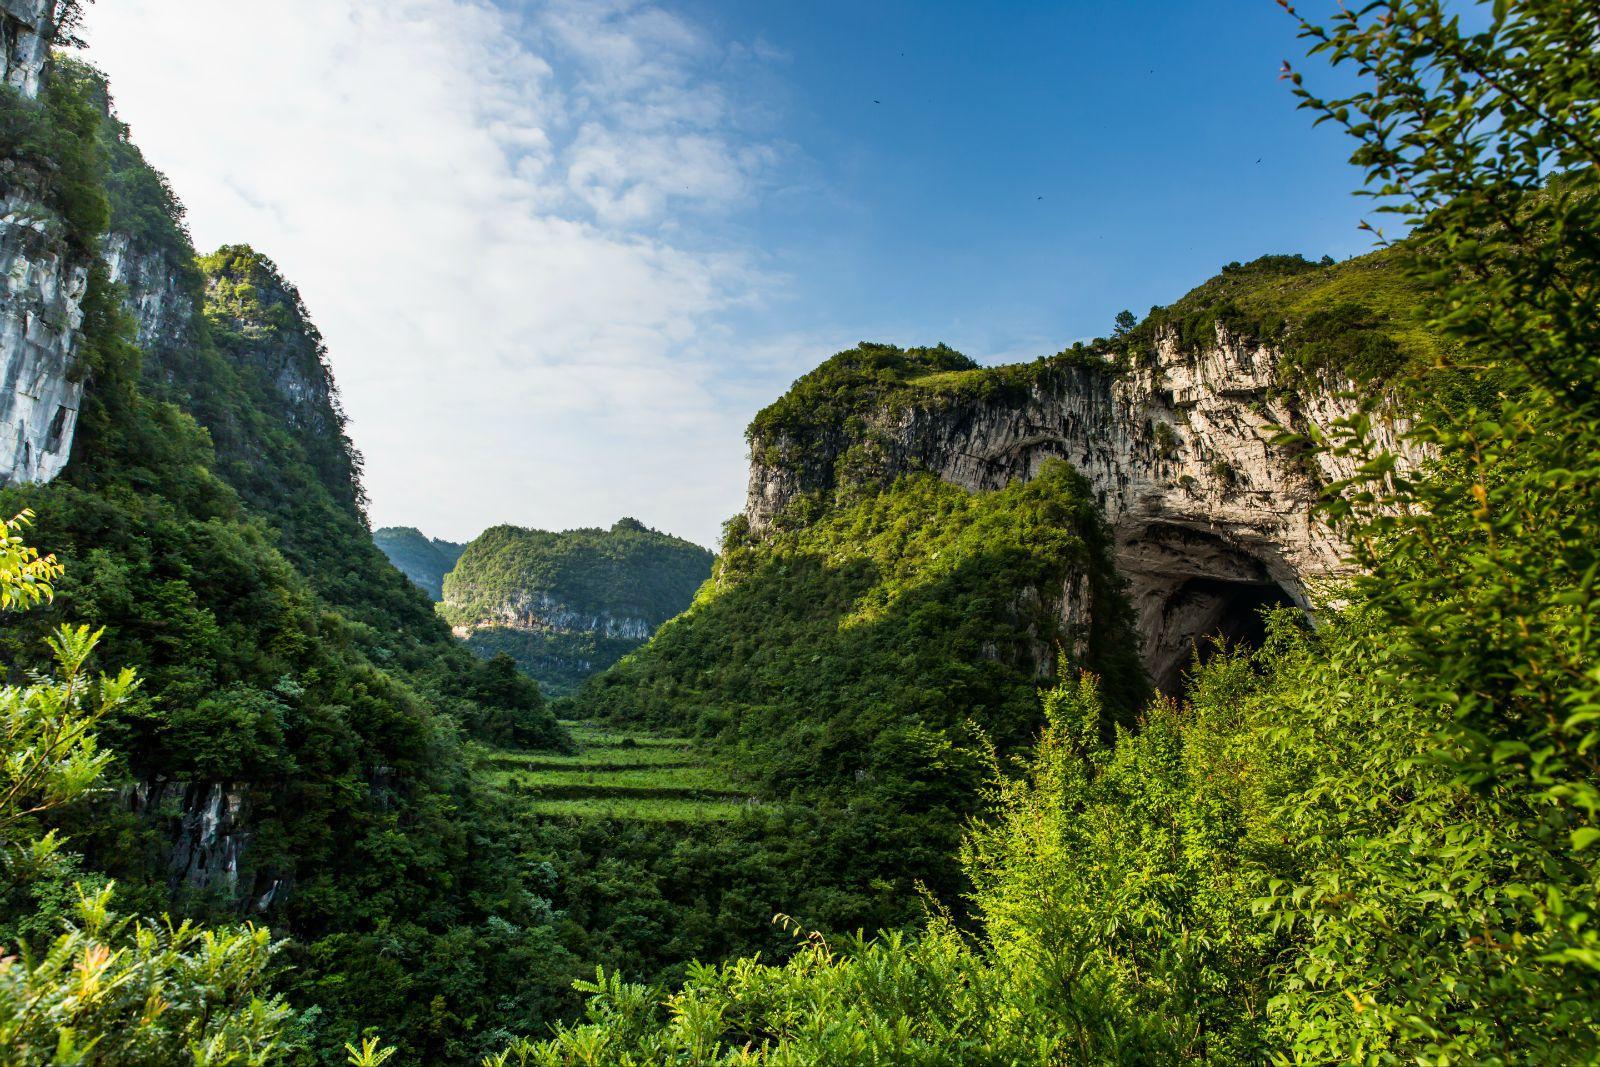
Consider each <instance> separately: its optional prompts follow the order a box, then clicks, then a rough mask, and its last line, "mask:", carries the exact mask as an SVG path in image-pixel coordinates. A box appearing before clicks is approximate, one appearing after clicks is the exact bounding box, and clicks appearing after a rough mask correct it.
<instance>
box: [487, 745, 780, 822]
mask: <svg viewBox="0 0 1600 1067" xmlns="http://www.w3.org/2000/svg"><path fill="white" fill-rule="evenodd" d="M562 725H563V726H565V727H566V728H567V731H568V733H569V734H570V735H571V736H572V739H573V741H575V742H576V743H577V746H578V750H577V751H576V752H574V753H571V754H555V753H549V752H526V751H518V750H512V749H499V750H496V751H495V752H494V753H493V754H492V755H491V756H490V757H489V759H488V766H489V770H490V776H489V777H490V781H491V782H492V783H493V784H494V785H495V786H497V787H498V788H499V789H500V790H501V791H502V792H503V793H504V794H505V796H506V797H507V799H508V803H509V804H511V805H513V806H515V807H518V808H520V809H521V810H523V811H524V812H526V813H527V814H529V815H535V816H543V817H551V816H572V817H576V818H580V819H620V820H628V821H638V822H669V823H670V822H677V823H704V822H718V821H723V820H728V819H732V818H734V817H736V816H737V815H738V814H739V812H741V811H743V810H745V809H746V808H748V807H749V806H750V805H752V804H754V803H756V801H755V800H754V798H753V797H751V796H750V795H749V791H748V790H745V789H741V788H740V787H739V786H738V785H737V784H736V783H735V782H733V781H732V780H730V779H729V778H728V777H727V776H726V775H724V774H723V773H721V772H720V771H719V770H718V769H716V768H715V767H713V766H711V765H710V763H709V762H708V761H707V760H706V759H705V758H704V757H703V756H702V755H700V754H699V753H698V752H697V751H696V749H695V748H694V746H693V744H692V743H691V742H690V741H689V740H687V739H686V738H681V737H669V736H665V735H662V734H656V733H651V732H649V731H645V730H639V729H632V728H630V729H626V730H619V729H615V728H613V727H608V726H599V725H595V724H593V723H584V722H571V721H568V722H563V723H562Z"/></svg>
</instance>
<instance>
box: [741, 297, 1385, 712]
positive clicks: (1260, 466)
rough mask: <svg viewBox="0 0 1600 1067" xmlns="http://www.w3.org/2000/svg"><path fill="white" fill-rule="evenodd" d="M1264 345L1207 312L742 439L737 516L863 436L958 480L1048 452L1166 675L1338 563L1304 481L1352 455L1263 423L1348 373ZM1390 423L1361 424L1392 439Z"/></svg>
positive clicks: (1316, 417)
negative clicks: (943, 390)
mask: <svg viewBox="0 0 1600 1067" xmlns="http://www.w3.org/2000/svg"><path fill="white" fill-rule="evenodd" d="M1278 360H1279V354H1278V352H1277V351H1276V350H1274V349H1273V348H1272V347H1270V346H1267V345H1264V344H1261V343H1258V342H1256V341H1253V340H1251V339H1248V338H1243V337H1236V336H1232V335H1230V334H1229V333H1228V331H1227V330H1226V329H1224V328H1223V327H1222V326H1220V325H1219V326H1218V327H1217V330H1216V337H1215V343H1214V344H1211V345H1207V346H1205V347H1203V348H1202V349H1200V350H1198V351H1192V350H1185V349H1183V348H1182V347H1181V346H1180V345H1179V344H1178V342H1177V340H1176V338H1175V337H1172V336H1162V337H1160V338H1158V340H1157V343H1156V346H1155V351H1154V354H1153V358H1151V359H1149V360H1148V361H1146V362H1145V363H1144V364H1143V365H1140V366H1137V367H1133V368H1130V369H1125V370H1120V371H1119V370H1118V369H1116V368H1114V367H1113V366H1112V365H1111V364H1110V363H1109V362H1108V363H1105V364H1103V365H1102V364H1097V363H1095V362H1093V361H1090V360H1070V361H1069V360H1060V361H1057V362H1054V363H1051V364H1048V365H1041V367H1040V369H1039V371H1038V373H1036V374H1034V375H1033V377H1032V381H1031V384H1030V385H1029V386H1028V387H1027V388H1026V389H1025V390H1024V391H1023V392H1022V393H1020V394H1019V393H1017V392H1016V391H1014V390H995V391H992V392H991V393H989V394H987V395H985V394H983V393H982V392H975V393H973V394H972V395H971V396H969V397H966V398H963V396H962V395H960V394H957V395H956V396H954V397H950V396H941V395H938V394H937V393H935V392H934V391H932V390H930V392H929V394H928V400H927V402H926V403H916V402H913V403H910V404H908V405H898V406H897V407H896V408H895V409H894V410H885V411H883V412H880V413H879V414H878V415H877V416H872V417H869V418H868V419H867V420H865V429H864V430H863V431H862V432H861V433H859V434H855V435H850V436H846V437H843V438H840V439H839V440H838V442H837V443H838V448H837V450H836V451H835V452H834V454H832V455H827V456H821V457H818V456H809V457H806V459H805V461H804V462H803V463H790V462H786V461H785V460H784V459H782V458H780V459H779V460H778V461H777V462H772V461H770V460H769V459H767V458H766V457H774V456H776V457H786V456H790V455H794V454H795V453H796V452H797V451H798V450H797V449H794V448H791V447H789V444H788V443H787V442H784V441H781V440H779V441H766V440H760V439H753V440H752V455H753V457H755V459H754V460H753V462H752V466H751V471H750V482H749V492H748V497H747V503H746V511H745V517H746V519H747V521H748V522H749V524H750V528H751V530H752V531H753V532H755V533H757V534H760V533H761V532H763V531H764V530H766V529H767V528H768V527H769V526H770V525H771V524H772V522H773V521H774V519H775V518H776V517H777V516H778V514H779V513H780V512H781V511H783V510H784V509H785V508H786V507H788V506H789V505H790V504H791V502H792V501H794V500H795V499H796V498H797V497H799V496H800V495H802V494H806V493H815V492H822V493H824V494H827V493H831V492H832V491H833V490H834V489H835V488H836V486H835V484H834V479H835V478H836V477H837V475H836V474H835V473H834V471H835V465H836V463H837V462H838V460H839V458H840V457H841V456H842V455H843V454H844V452H845V450H846V449H848V448H850V447H851V446H853V445H858V444H859V443H860V442H861V441H863V440H867V441H870V442H871V445H872V448H873V450H874V452H875V454H876V463H877V466H878V468H879V470H880V472H881V473H882V474H883V475H885V476H888V477H893V476H895V475H897V474H900V473H906V472H910V471H919V470H920V471H932V472H934V473H936V474H937V475H938V476H939V477H940V478H942V479H944V480H945V481H948V482H951V483H953V484H956V485H959V486H962V487H963V488H965V489H968V490H969V491H973V492H978V491H984V490H992V489H997V488H999V487H1001V486H1003V485H1005V484H1007V483H1008V482H1011V481H1014V480H1016V479H1027V478H1031V477H1032V476H1033V475H1034V474H1035V473H1036V472H1037V471H1038V470H1039V468H1040V466H1041V465H1042V464H1044V463H1045V462H1046V461H1048V460H1052V459H1065V460H1066V461H1068V462H1069V463H1071V464H1072V465H1073V466H1074V467H1075V468H1076V469H1077V470H1078V471H1079V472H1080V473H1082V474H1083V475H1084V477H1085V478H1087V479H1088V481H1089V483H1090V485H1091V487H1092V489H1093V491H1094V493H1095V494H1096V496H1097V498H1098V500H1099V502H1100V505H1101V507H1102V508H1103V510H1104V513H1105V517H1106V519H1107V521H1108V523H1109V524H1110V526H1111V529H1112V532H1113V534H1114V537H1115V544H1116V561H1117V566H1118V569H1119V570H1120V571H1121V573H1122V574H1123V575H1124V576H1126V578H1127V579H1128V583H1129V588H1128V593H1129V596H1130V599H1131V600H1132V603H1133V606H1134V609H1135V611H1136V612H1137V615H1138V619H1139V630H1140V633H1141V635H1142V639H1143V641H1144V649H1143V652H1144V662H1145V665H1146V668H1147V670H1148V671H1149V673H1150V675H1151V677H1152V678H1153V679H1154V680H1155V681H1156V682H1157V683H1158V684H1161V685H1163V686H1167V687H1170V686H1172V685H1173V684H1174V683H1175V682H1176V679H1177V675H1178V674H1179V672H1180V671H1181V669H1182V667H1183V666H1184V665H1185V664H1186V663H1187V660H1188V658H1189V656H1190V655H1191V654H1192V648H1193V644H1194V642H1195V640H1196V639H1197V638H1201V637H1203V636H1204V635H1207V634H1212V633H1218V632H1220V633H1221V634H1222V635H1223V636H1226V637H1237V636H1242V631H1243V630H1244V629H1248V628H1249V627H1251V626H1253V625H1256V620H1257V615H1258V613H1257V612H1256V610H1255V609H1257V608H1259V607H1260V606H1263V605H1267V604H1272V603H1277V602H1288V603H1293V604H1297V605H1299V606H1300V607H1301V608H1303V609H1305V610H1308V611H1310V610H1311V609H1312V608H1313V607H1314V601H1315V600H1316V588H1317V586H1318V585H1319V584H1320V583H1322V582H1323V581H1324V580H1326V579H1330V578H1336V577H1337V576H1339V575H1340V574H1341V573H1343V572H1344V563H1343V560H1344V556H1345V552H1344V546H1343V545H1342V544H1341V543H1340V541H1339V538H1338V537H1337V536H1336V534H1335V533H1334V531H1333V530H1332V529H1330V528H1329V527H1328V526H1327V525H1325V524H1324V523H1323V522H1322V521H1321V520H1320V519H1319V517H1318V516H1317V515H1316V514H1315V513H1314V505H1315V503H1316V501H1317V499H1318V494H1319V489H1320V487H1321V486H1322V485H1325V484H1327V483H1330V482H1332V481H1335V480H1337V479H1340V478H1344V477H1347V476H1349V475H1351V474H1353V473H1354V466H1353V464H1352V463H1351V462H1350V461H1348V460H1344V459H1340V458H1338V457H1334V456H1330V455H1327V454H1324V453H1317V454H1314V455H1309V456H1308V455H1306V454H1304V453H1303V452H1301V451H1299V450H1297V449H1295V448H1293V447H1292V446H1286V445H1282V444H1278V443H1275V442H1276V439H1277V438H1278V437H1279V435H1280V434H1281V433H1282V430H1281V429H1280V428H1281V427H1292V428H1301V429H1303V428H1305V427H1307V426H1310V425H1316V426H1318V427H1321V428H1324V429H1326V428H1328V427H1330V426H1331V425H1332V424H1333V423H1334V422H1335V421H1336V420H1338V419H1340V418H1343V417H1345V416H1347V415H1349V414H1351V413H1353V411H1354V406H1355V405H1354V401H1353V400H1351V399H1349V398H1348V394H1347V393H1345V392H1344V390H1347V389H1349V388H1350V386H1349V383H1327V386H1326V388H1324V389H1322V390H1319V391H1318V392H1317V393H1316V394H1315V395H1311V396H1298V395H1296V394H1295V393H1294V392H1292V391H1289V390H1283V389H1280V388H1278V387H1277V376H1276V368H1277V364H1278ZM1341 384H1342V386H1343V388H1341ZM1403 428H1404V427H1403V425H1401V424H1398V423H1397V424H1392V425H1389V426H1387V427H1380V428H1379V433H1380V436H1381V437H1382V439H1383V440H1384V441H1385V442H1386V443H1388V444H1390V445H1394V446H1396V447H1398V444H1399V433H1400V431H1401V430H1403ZM1061 603H1062V609H1061V610H1062V612H1063V615H1064V617H1066V616H1068V615H1072V614H1074V613H1075V612H1076V611H1077V610H1078V609H1077V608H1076V607H1075V606H1074V595H1073V592H1072V590H1063V591H1062V594H1061Z"/></svg>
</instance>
